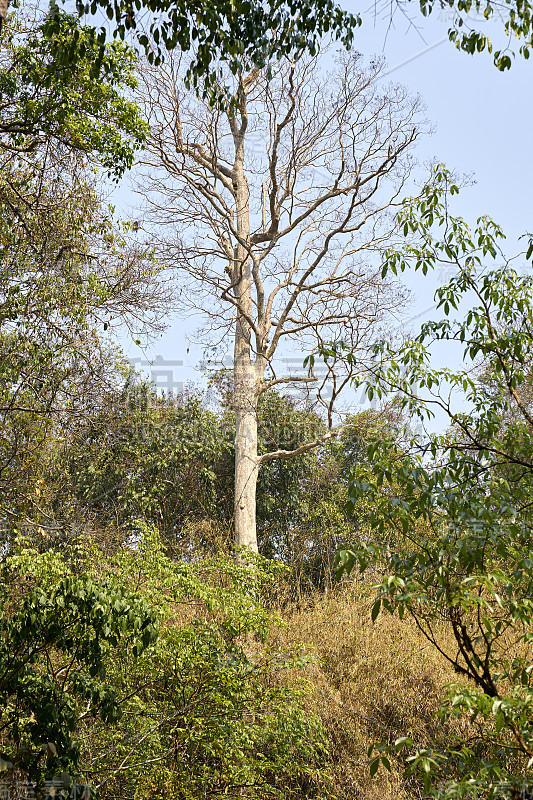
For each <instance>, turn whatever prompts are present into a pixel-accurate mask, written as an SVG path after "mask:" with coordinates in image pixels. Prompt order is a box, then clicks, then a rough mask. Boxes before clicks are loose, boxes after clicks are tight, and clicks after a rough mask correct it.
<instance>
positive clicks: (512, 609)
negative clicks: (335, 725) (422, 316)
mask: <svg viewBox="0 0 533 800" xmlns="http://www.w3.org/2000/svg"><path fill="white" fill-rule="evenodd" d="M455 191H456V187H454V185H453V184H452V183H451V182H450V176H449V175H448V174H447V173H446V172H445V171H443V170H440V169H439V170H437V172H436V176H435V181H434V182H433V183H432V184H430V185H429V186H428V187H427V188H426V190H425V191H424V192H423V194H422V197H421V198H419V199H418V200H410V201H407V202H406V204H405V208H404V209H403V211H402V214H401V222H402V224H404V226H405V232H406V235H407V234H410V233H411V232H414V233H416V235H417V236H420V239H421V242H420V243H419V245H417V246H412V245H408V246H407V247H406V248H404V249H402V250H401V251H397V252H391V253H389V254H388V257H387V259H386V261H385V266H384V269H392V270H394V271H397V270H404V269H406V268H407V267H408V266H414V267H415V268H416V269H422V270H423V271H424V272H426V271H427V270H428V269H429V268H432V267H434V266H436V265H439V264H445V265H446V266H447V267H450V266H451V265H453V266H455V268H456V274H455V276H454V277H453V278H452V279H451V280H450V282H449V283H448V284H447V285H445V286H443V287H442V288H440V289H439V290H438V291H437V299H438V307H439V308H440V309H442V311H443V312H444V318H443V319H442V320H440V321H437V322H429V323H426V324H425V325H423V326H422V329H421V331H420V334H419V335H418V336H417V337H416V338H415V339H413V340H412V341H410V342H408V343H407V344H406V345H405V346H404V347H402V348H401V349H400V351H399V352H394V351H393V349H392V348H391V347H390V345H389V344H387V343H381V344H378V345H376V347H375V354H376V367H375V372H374V376H373V377H372V379H371V380H369V381H368V386H369V388H371V389H372V391H373V392H376V393H378V394H381V395H382V394H384V393H387V392H390V391H391V390H394V391H398V392H399V399H400V403H401V405H402V406H403V407H404V408H405V409H406V410H408V411H409V412H410V413H411V414H412V415H418V416H419V417H420V418H421V419H423V420H425V419H427V417H429V416H431V414H432V409H434V408H439V409H440V410H441V411H444V412H445V413H446V414H447V415H448V417H449V420H450V422H451V427H450V429H449V430H448V431H446V433H444V434H433V435H431V436H429V437H426V438H425V439H424V438H422V437H421V436H417V437H414V439H413V441H412V442H411V447H410V448H408V449H404V450H403V452H402V451H400V450H399V449H398V448H395V447H391V444H390V442H388V441H386V440H383V439H381V440H377V441H375V442H374V443H372V445H371V446H370V447H369V449H368V457H369V460H370V470H369V471H367V472H366V474H365V475H364V479H361V477H360V476H358V475H357V473H354V475H353V476H352V483H351V489H350V495H351V500H352V502H353V504H355V503H356V502H357V500H362V501H363V502H366V503H367V505H368V507H370V508H376V509H377V511H376V512H375V513H372V514H371V515H370V517H371V519H370V521H371V524H372V527H373V529H374V532H375V533H376V534H381V532H382V531H383V530H386V529H387V528H389V529H392V530H394V531H396V539H395V546H394V548H391V549H390V550H387V548H385V547H381V546H380V544H379V536H378V537H374V539H373V541H367V542H361V544H360V547H359V549H355V550H353V551H349V550H345V551H343V552H341V553H340V572H342V571H344V570H345V569H347V570H350V569H351V568H352V567H353V566H354V564H356V563H358V564H359V566H360V567H361V568H362V569H365V568H366V567H367V566H368V565H369V564H376V563H377V564H378V565H379V566H380V567H381V568H382V569H383V570H384V572H385V574H384V577H383V580H382V581H381V583H380V585H379V586H378V587H377V588H378V594H377V596H376V599H375V603H374V606H373V611H372V617H373V619H375V618H376V617H377V615H378V614H379V612H380V609H381V608H383V609H385V610H386V611H388V612H390V613H395V612H398V613H399V615H400V618H402V617H403V615H404V614H406V615H409V616H411V617H412V618H413V619H414V621H415V623H416V625H417V627H418V628H419V630H420V631H421V632H422V633H423V635H424V636H425V637H426V638H427V640H428V642H429V643H430V644H431V646H433V647H435V648H436V649H437V650H438V652H440V654H441V655H442V657H443V659H445V660H446V661H448V662H449V663H451V665H452V666H453V667H454V669H455V671H456V672H457V674H458V680H460V681H461V682H459V683H457V684H456V685H454V686H452V687H450V692H449V694H448V696H447V697H446V698H445V699H444V700H443V703H442V715H443V717H444V719H445V720H449V719H450V718H451V719H455V720H460V721H461V725H457V726H454V727H452V728H451V730H452V731H455V735H451V734H450V737H449V739H448V741H446V742H444V743H435V744H434V746H433V747H431V748H429V749H428V748H426V749H420V748H418V749H417V745H419V743H417V742H413V741H411V740H409V739H400V740H398V742H396V745H395V746H394V747H390V746H387V745H380V746H378V747H377V751H376V752H375V754H374V758H373V763H372V766H371V772H373V773H374V772H375V771H376V770H377V768H378V766H379V763H380V760H382V761H383V763H384V764H385V766H389V761H388V757H387V756H388V755H389V754H390V752H391V751H392V752H394V751H398V750H401V749H402V747H404V746H405V745H410V746H412V745H414V750H415V752H414V753H412V755H411V756H410V758H409V762H408V769H409V771H410V772H411V773H413V772H419V773H421V774H422V775H423V776H424V782H425V786H426V791H427V792H428V796H431V797H434V798H443V799H444V798H446V799H448V798H455V797H457V798H459V797H481V796H483V797H487V798H508V797H518V796H519V792H520V790H521V789H522V788H523V786H524V781H529V785H531V780H532V765H533V714H532V705H533V681H532V674H533V660H532V657H531V624H532V622H533V580H532V570H531V568H532V565H533V539H532V530H533V518H532V513H531V510H532V493H533V480H532V479H533V461H532V458H531V453H532V448H533V414H532V409H531V364H532V362H533V304H532V283H533V280H532V278H531V275H530V274H526V275H524V276H520V275H518V274H517V272H516V271H515V269H514V268H513V266H512V263H511V260H510V259H507V258H505V256H504V255H503V253H502V252H501V250H500V246H499V242H500V240H501V239H502V238H504V236H503V233H502V231H501V229H500V228H499V227H498V226H497V225H495V223H494V222H492V220H490V219H488V218H486V217H482V218H480V219H478V221H477V224H476V227H475V228H474V229H472V228H470V226H468V225H467V224H466V223H465V222H464V221H463V220H462V219H460V218H457V217H453V216H451V215H450V214H449V211H448V207H449V201H450V198H449V196H448V194H449V193H451V194H454V193H455ZM532 255H533V242H532V241H531V240H530V241H529V243H528V249H527V253H526V258H527V259H528V260H530V259H531V256H532ZM500 260H501V261H502V262H503V264H502V265H500V266H493V267H492V268H488V267H486V266H485V264H486V263H487V262H488V263H489V264H491V262H492V264H494V262H496V264H497V263H498V262H499V261H500ZM529 269H530V268H529V267H528V273H529ZM462 309H464V318H463V319H461V320H460V321H456V320H454V319H452V315H453V314H454V313H456V312H459V311H460V310H462ZM450 341H455V342H458V343H462V345H463V346H464V356H463V357H464V361H465V365H464V368H461V369H457V370H451V369H435V368H433V367H432V366H431V365H430V362H429V357H430V356H429V354H430V348H431V345H432V344H433V343H434V342H450ZM414 386H417V387H420V390H416V391H415V390H414V388H413V387H414ZM420 391H421V392H422V393H424V396H422V397H421V396H420ZM461 406H462V407H461ZM520 796H522V795H520ZM524 796H525V795H524ZM528 796H529V795H528Z"/></svg>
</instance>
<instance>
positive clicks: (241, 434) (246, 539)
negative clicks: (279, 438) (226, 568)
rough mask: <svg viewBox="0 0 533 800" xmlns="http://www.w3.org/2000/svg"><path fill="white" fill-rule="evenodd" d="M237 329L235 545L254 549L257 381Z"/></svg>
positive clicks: (256, 471) (235, 373)
mask: <svg viewBox="0 0 533 800" xmlns="http://www.w3.org/2000/svg"><path fill="white" fill-rule="evenodd" d="M239 328H240V325H239V323H237V332H236V335H235V356H236V357H235V367H234V381H235V512H234V513H235V516H234V521H235V544H236V545H237V547H248V548H250V550H253V551H254V552H257V532H256V519H255V505H256V487H257V474H258V463H257V399H258V398H257V388H256V383H257V382H256V377H255V370H254V367H253V365H252V364H251V363H250V349H249V347H246V344H245V342H243V337H242V334H241V332H240V331H239ZM239 351H240V352H239ZM246 351H247V352H246ZM247 362H248V363H247Z"/></svg>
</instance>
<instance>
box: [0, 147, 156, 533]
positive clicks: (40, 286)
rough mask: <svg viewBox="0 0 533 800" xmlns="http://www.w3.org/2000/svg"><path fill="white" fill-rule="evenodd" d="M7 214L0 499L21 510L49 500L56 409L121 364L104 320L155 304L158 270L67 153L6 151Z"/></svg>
mask: <svg viewBox="0 0 533 800" xmlns="http://www.w3.org/2000/svg"><path fill="white" fill-rule="evenodd" d="M0 218H1V223H0V355H1V358H0V418H1V420H2V424H1V425H0V486H1V487H2V502H1V504H0V507H1V509H2V517H3V518H4V516H5V515H8V517H9V518H12V519H17V515H22V516H30V517H31V516H32V515H33V514H34V512H35V506H36V505H37V506H41V505H42V503H43V500H44V498H43V496H41V490H42V489H43V488H44V487H43V485H42V479H43V474H44V470H45V467H46V463H47V462H48V460H49V458H50V456H51V454H53V451H54V448H55V447H56V446H57V444H58V441H57V440H58V438H59V436H60V434H61V429H60V427H59V425H58V423H59V420H61V425H62V426H68V421H69V420H70V419H72V418H76V417H78V415H79V414H80V413H81V412H82V410H83V409H84V408H86V407H87V406H90V405H92V401H91V400H90V398H91V397H92V396H93V395H94V394H95V392H96V391H97V387H98V385H99V383H101V382H102V381H103V380H104V377H103V376H104V375H105V374H106V373H109V371H110V370H111V366H110V364H112V363H113V364H114V369H115V370H116V369H117V368H119V364H118V359H117V357H116V355H114V354H113V352H112V348H111V347H110V345H109V344H107V343H104V342H103V341H102V338H101V336H100V333H101V329H102V327H105V326H107V325H108V324H109V322H114V323H116V322H117V321H118V320H121V319H124V317H125V316H126V315H127V313H128V312H129V311H131V310H132V309H135V311H136V313H137V315H138V314H139V311H138V309H139V306H142V305H144V307H145V308H146V307H147V306H148V305H149V302H147V300H148V295H150V293H151V292H152V288H151V287H152V285H153V275H154V273H155V272H156V270H155V268H154V264H153V263H152V260H151V259H150V257H149V254H146V253H143V252H139V251H138V250H136V249H135V246H131V245H130V243H129V242H128V239H127V237H126V236H125V235H124V231H121V230H120V229H118V230H117V226H116V225H115V223H114V221H113V220H112V218H111V216H110V214H109V212H108V211H107V210H106V209H105V208H104V207H103V206H102V205H101V203H100V201H99V197H98V195H97V192H96V189H95V186H94V182H93V181H91V180H89V179H88V178H87V176H86V174H85V173H84V171H83V169H82V168H81V167H80V164H79V163H77V162H76V160H75V159H73V158H71V157H70V156H68V155H62V156H61V155H57V154H55V155H53V154H52V153H50V152H49V153H48V154H44V155H43V154H41V153H34V154H33V155H32V157H31V158H29V157H28V158H26V159H25V161H22V162H21V160H20V159H18V158H15V157H14V156H13V155H11V154H8V155H5V157H4V159H3V161H2V163H1V164H0ZM150 301H154V294H153V293H152V294H151V297H150ZM154 302H155V301H154ZM141 315H142V316H143V317H144V319H145V320H146V321H149V318H150V314H149V312H146V313H145V312H142V311H141ZM105 380H107V381H108V377H107V376H106V378H105ZM39 482H41V483H39Z"/></svg>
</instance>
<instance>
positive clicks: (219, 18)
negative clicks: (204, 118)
mask: <svg viewBox="0 0 533 800" xmlns="http://www.w3.org/2000/svg"><path fill="white" fill-rule="evenodd" d="M76 7H77V10H78V13H79V14H80V15H87V14H92V15H95V14H97V13H98V12H99V11H100V9H101V10H103V11H104V12H105V13H106V14H107V16H108V18H109V19H110V20H111V21H112V24H113V35H114V36H115V37H119V38H120V39H125V38H126V37H129V36H131V34H132V33H134V34H135V35H136V39H137V41H138V44H139V45H140V47H141V48H142V49H143V50H144V51H145V52H146V55H147V58H148V60H149V61H150V62H152V63H156V64H159V63H160V62H161V60H162V59H163V58H164V51H165V50H174V49H175V48H178V49H180V50H181V51H183V52H189V51H190V52H191V53H192V54H193V55H192V61H191V65H190V67H189V70H188V72H187V78H186V82H187V84H188V86H189V87H192V88H195V89H200V90H201V91H202V93H203V95H204V97H210V98H212V99H213V100H220V99H221V96H223V95H224V92H225V87H224V85H223V84H221V83H220V82H219V79H220V78H221V76H222V72H221V68H220V64H221V63H225V64H227V65H228V67H229V70H230V72H231V73H232V74H233V75H237V74H239V75H240V74H242V73H243V72H244V71H246V70H249V69H251V68H253V67H263V66H265V65H266V64H267V63H268V61H269V60H270V59H280V58H281V57H282V56H290V57H292V58H298V57H299V56H300V55H302V54H303V53H304V52H309V53H311V54H314V53H316V51H317V49H318V46H319V42H320V39H321V37H322V36H323V35H325V34H327V33H328V32H330V33H331V34H332V35H333V36H334V37H335V38H336V39H341V40H342V42H343V43H344V44H345V45H347V46H349V45H350V44H351V41H352V38H353V30H354V28H355V27H356V26H357V25H359V24H360V19H359V17H358V16H357V15H353V14H350V13H348V12H346V11H343V10H342V9H341V8H340V7H339V6H338V5H336V4H335V3H334V2H333V0H313V2H308V3H307V4H306V5H304V6H302V5H301V4H300V3H297V2H293V1H291V2H289V3H287V2H285V0H269V1H268V2H267V3H261V2H257V0H236V1H234V0H231V1H230V0H224V2H211V0H208V1H206V0H196V1H195V2H193V3H191V2H184V0H180V2H170V0H133V1H132V0H116V1H115V0H113V2H109V0H92V2H85V0H76ZM50 8H51V14H52V19H54V14H55V15H57V13H58V12H57V5H56V3H55V2H51V4H50ZM56 18H57V17H56ZM93 39H94V40H95V41H96V40H97V41H98V42H99V43H100V45H101V47H102V54H101V60H102V61H103V60H104V53H103V47H104V44H103V43H104V42H105V39H106V30H105V28H104V27H102V28H100V29H99V31H98V32H97V31H96V29H93ZM56 47H57V52H58V56H59V57H60V58H63V59H64V60H65V61H68V60H69V59H71V58H72V57H73V55H74V57H75V54H71V52H70V50H68V49H67V48H63V47H62V46H61V43H60V41H59V40H58V43H57V45H56Z"/></svg>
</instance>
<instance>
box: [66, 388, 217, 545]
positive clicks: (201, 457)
mask: <svg viewBox="0 0 533 800" xmlns="http://www.w3.org/2000/svg"><path fill="white" fill-rule="evenodd" d="M229 448H230V446H229V443H228V437H227V436H226V435H225V431H224V430H223V428H222V427H221V424H220V421H219V420H218V419H217V417H216V416H215V414H213V413H211V412H209V411H207V410H205V409H204V408H202V406H201V403H200V401H199V400H198V399H196V398H194V397H188V396H183V397H179V398H173V397H160V396H159V397H158V396H157V394H156V392H155V391H154V390H153V389H152V388H151V387H148V386H146V385H135V384H129V383H127V384H126V386H125V387H124V388H123V389H122V390H120V391H117V392H116V393H112V392H109V393H108V394H106V395H104V397H103V398H101V399H100V405H99V407H97V409H95V411H94V413H93V414H92V415H89V416H88V417H87V419H86V420H85V421H84V422H83V424H82V425H80V426H79V427H78V428H77V429H76V430H74V431H73V432H72V433H71V436H70V437H69V438H68V439H67V440H66V442H65V446H64V448H63V450H62V452H61V453H60V454H59V456H58V459H57V462H56V467H55V468H54V474H57V475H59V474H60V472H62V471H65V472H66V476H65V477H66V480H67V482H66V492H65V494H63V495H61V494H60V495H59V496H58V498H57V499H56V509H57V512H58V513H61V506H62V505H64V504H68V503H69V502H70V500H69V499H68V496H69V495H70V496H71V497H72V500H73V501H74V503H75V504H76V505H77V506H78V508H80V511H81V510H82V509H84V508H85V509H90V511H91V513H93V514H96V515H98V518H99V519H100V521H101V523H102V524H104V525H105V524H106V523H111V524H114V523H115V524H116V523H118V524H119V525H125V526H126V527H127V525H128V523H129V522H130V521H131V520H132V519H137V518H143V519H145V520H147V521H148V522H150V523H151V524H154V525H156V526H157V528H158V530H159V532H160V535H161V537H162V541H163V542H164V544H165V547H166V548H167V551H168V552H172V553H173V554H174V555H179V556H181V557H187V558H190V557H191V556H193V555H194V551H195V548H198V547H200V548H201V547H205V546H209V542H208V541H206V540H203V541H202V540H200V541H196V540H194V537H193V540H192V541H189V540H188V533H187V532H189V534H190V533H191V527H190V524H192V522H193V521H195V520H196V521H199V520H207V519H210V520H212V521H213V522H215V521H216V520H217V519H218V520H223V519H224V517H223V513H224V511H225V512H226V519H227V518H228V516H229V514H228V510H229V509H228V508H227V507H224V504H223V502H222V498H223V496H224V494H223V493H224V488H225V487H224V486H223V485H221V483H222V482H221V480H220V479H219V476H225V466H226V460H227V453H228V451H229ZM230 466H231V464H230ZM230 472H231V470H230ZM227 477H228V482H229V484H230V485H231V474H230V475H228V476H227ZM228 502H229V501H228ZM187 526H189V527H187Z"/></svg>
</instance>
